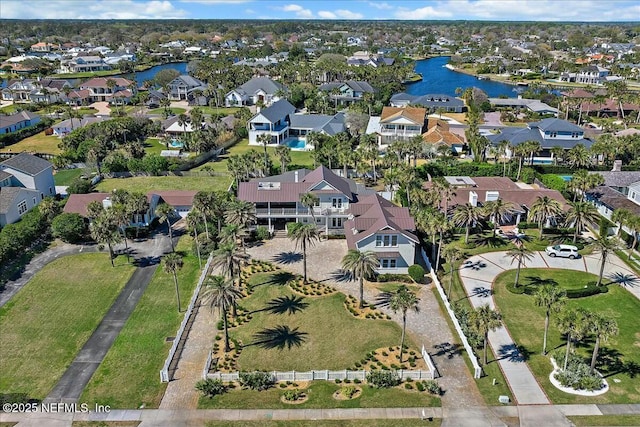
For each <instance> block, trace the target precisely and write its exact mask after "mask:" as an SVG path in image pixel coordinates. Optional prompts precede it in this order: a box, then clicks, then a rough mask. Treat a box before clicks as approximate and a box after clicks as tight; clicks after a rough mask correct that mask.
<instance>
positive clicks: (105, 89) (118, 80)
mask: <svg viewBox="0 0 640 427" xmlns="http://www.w3.org/2000/svg"><path fill="white" fill-rule="evenodd" d="M78 89H79V91H83V90H87V91H88V101H89V102H105V101H106V102H112V101H113V102H117V103H127V102H128V101H129V99H130V98H131V96H132V95H133V93H134V91H135V83H134V82H132V81H131V80H127V79H125V78H122V77H94V78H92V79H90V80H87V81H86V82H84V83H81V84H80V85H79V86H78ZM70 97H71V96H70Z"/></svg>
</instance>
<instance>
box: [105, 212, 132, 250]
mask: <svg viewBox="0 0 640 427" xmlns="http://www.w3.org/2000/svg"><path fill="white" fill-rule="evenodd" d="M125 203H126V200H125ZM107 213H108V215H109V216H110V217H111V219H112V220H113V222H114V223H115V225H116V226H117V227H118V229H119V230H120V231H121V232H122V239H123V240H124V250H125V253H126V255H127V262H129V245H128V243H127V226H128V225H129V224H130V222H131V212H130V211H129V210H127V205H126V204H124V203H115V204H114V205H113V206H111V208H109V209H108V210H107Z"/></svg>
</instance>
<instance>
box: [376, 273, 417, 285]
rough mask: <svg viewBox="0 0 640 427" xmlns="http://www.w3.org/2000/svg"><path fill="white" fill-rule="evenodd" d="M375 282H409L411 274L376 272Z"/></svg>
mask: <svg viewBox="0 0 640 427" xmlns="http://www.w3.org/2000/svg"><path fill="white" fill-rule="evenodd" d="M375 280H376V281H377V282H400V283H411V282H412V280H411V276H409V275H408V274H393V273H384V274H378V275H377V276H376V278H375Z"/></svg>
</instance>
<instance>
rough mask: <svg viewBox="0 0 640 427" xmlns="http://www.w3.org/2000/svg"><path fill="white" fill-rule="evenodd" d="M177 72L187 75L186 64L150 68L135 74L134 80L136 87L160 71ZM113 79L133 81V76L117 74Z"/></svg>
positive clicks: (170, 64) (174, 63) (179, 63)
mask: <svg viewBox="0 0 640 427" xmlns="http://www.w3.org/2000/svg"><path fill="white" fill-rule="evenodd" d="M167 69H171V70H178V71H179V72H180V74H186V73H187V63H186V62H172V63H169V64H162V65H156V66H155V67H151V68H149V69H148V70H144V71H139V72H137V73H135V80H136V84H137V85H138V86H141V85H142V83H144V82H145V81H147V80H151V79H153V78H154V77H155V76H156V74H158V71H161V70H167ZM115 77H124V78H125V79H129V80H133V78H134V75H133V74H118V75H116V76H115Z"/></svg>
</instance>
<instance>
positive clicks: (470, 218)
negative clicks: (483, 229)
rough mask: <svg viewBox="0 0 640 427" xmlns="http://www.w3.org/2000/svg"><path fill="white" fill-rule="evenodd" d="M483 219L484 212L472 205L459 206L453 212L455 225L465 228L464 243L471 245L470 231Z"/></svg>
mask: <svg viewBox="0 0 640 427" xmlns="http://www.w3.org/2000/svg"><path fill="white" fill-rule="evenodd" d="M481 218H482V211H481V210H480V208H478V207H477V206H473V205H471V204H470V203H465V204H464V205H458V206H456V208H455V209H454V211H453V218H452V219H453V223H454V224H455V225H456V226H458V227H464V228H465V233H464V243H465V244H468V243H469V231H470V230H471V227H473V226H474V225H475V224H476V223H477V222H478V221H480V219H481Z"/></svg>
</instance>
